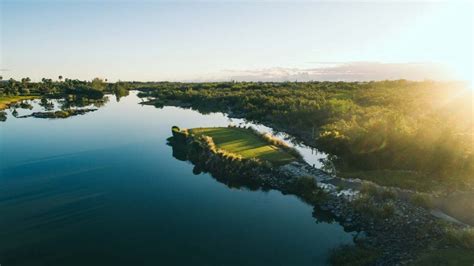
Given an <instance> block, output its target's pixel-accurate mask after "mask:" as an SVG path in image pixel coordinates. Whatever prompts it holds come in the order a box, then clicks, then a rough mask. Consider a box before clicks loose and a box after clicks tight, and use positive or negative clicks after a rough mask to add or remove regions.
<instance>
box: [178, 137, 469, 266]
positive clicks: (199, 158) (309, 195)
mask: <svg viewBox="0 0 474 266" xmlns="http://www.w3.org/2000/svg"><path fill="white" fill-rule="evenodd" d="M169 144H170V146H172V148H173V155H175V154H181V158H180V159H182V160H188V161H190V162H191V163H193V165H194V166H195V169H193V172H197V173H199V172H209V173H210V174H211V175H212V176H213V177H214V178H216V179H217V180H218V181H219V182H222V183H225V184H227V185H228V186H237V187H246V188H250V189H262V190H268V189H274V190H278V191H281V192H282V193H283V194H293V195H296V196H297V197H299V198H300V199H302V200H303V201H305V202H307V203H308V204H310V205H311V206H313V207H314V208H315V212H318V211H323V212H326V213H329V214H330V215H331V216H332V218H331V219H333V220H334V221H337V222H338V223H340V224H341V225H342V226H343V227H344V229H345V230H348V231H354V232H358V234H357V235H356V237H355V238H354V242H355V248H363V249H369V250H373V251H374V252H377V253H379V254H380V255H378V256H377V259H376V260H375V264H377V265H387V264H390V265H392V264H409V263H413V262H414V261H415V259H416V257H417V255H419V254H421V253H423V252H424V251H426V250H427V249H429V250H430V251H433V250H442V249H447V248H453V245H450V244H443V245H440V243H442V242H444V238H445V234H446V232H445V231H446V229H445V227H446V226H445V225H444V223H449V227H450V228H451V227H452V228H456V229H462V228H466V225H463V224H460V223H456V222H454V223H450V222H449V221H446V220H442V218H443V217H442V215H441V217H440V216H435V215H433V213H432V212H431V210H430V209H429V208H424V207H421V206H416V205H415V204H413V203H412V202H410V201H408V200H406V199H403V198H400V197H399V195H398V191H394V190H392V189H387V188H384V187H380V186H374V185H373V184H371V183H370V182H366V181H355V180H350V181H348V180H345V179H340V178H337V177H332V176H329V175H328V174H327V173H325V172H324V171H322V170H320V169H315V168H313V167H311V166H310V165H309V164H307V163H306V162H301V161H295V162H292V163H289V164H285V165H282V166H267V165H260V164H255V163H247V162H246V161H242V162H235V161H232V160H228V159H226V158H224V157H222V156H219V155H218V154H217V153H215V152H212V151H211V150H209V149H206V148H205V145H203V143H202V142H201V141H200V140H199V139H198V138H195V137H194V136H192V135H186V136H183V137H177V135H176V134H175V132H173V137H172V138H170V139H169ZM198 146H200V148H197V147H198ZM364 186H370V187H369V188H368V189H367V188H365V190H368V191H364Z"/></svg>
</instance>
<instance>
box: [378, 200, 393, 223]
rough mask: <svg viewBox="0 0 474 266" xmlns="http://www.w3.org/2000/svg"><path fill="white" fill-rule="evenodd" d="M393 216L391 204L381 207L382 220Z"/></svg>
mask: <svg viewBox="0 0 474 266" xmlns="http://www.w3.org/2000/svg"><path fill="white" fill-rule="evenodd" d="M394 214H395V206H394V205H393V203H386V204H384V205H383V206H382V211H381V216H382V218H384V219H387V218H390V217H392V216H393V215H394Z"/></svg>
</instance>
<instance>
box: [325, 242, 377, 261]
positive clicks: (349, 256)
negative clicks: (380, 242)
mask: <svg viewBox="0 0 474 266" xmlns="http://www.w3.org/2000/svg"><path fill="white" fill-rule="evenodd" d="M378 256H379V253H378V252H377V251H376V250H372V249H368V248H365V247H362V246H358V245H356V246H349V245H344V246H342V247H339V248H337V249H335V250H333V251H332V252H331V254H330V257H329V263H330V264H331V265H334V266H346V265H347V266H366V265H374V264H375V261H376V259H377V257H378Z"/></svg>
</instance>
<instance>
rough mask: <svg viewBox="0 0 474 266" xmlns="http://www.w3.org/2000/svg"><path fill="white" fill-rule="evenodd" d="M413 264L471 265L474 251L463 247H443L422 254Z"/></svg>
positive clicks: (473, 263) (431, 265)
mask: <svg viewBox="0 0 474 266" xmlns="http://www.w3.org/2000/svg"><path fill="white" fill-rule="evenodd" d="M413 265H421V266H424V265H426V266H428V265H429V266H436V265H446V266H449V265H453V266H455V265H456V266H463V265H466V266H472V265H474V252H472V251H470V250H465V249H454V248H451V249H445V250H436V251H435V252H428V253H424V254H422V255H421V256H420V257H419V258H418V259H417V260H416V262H415V263H413Z"/></svg>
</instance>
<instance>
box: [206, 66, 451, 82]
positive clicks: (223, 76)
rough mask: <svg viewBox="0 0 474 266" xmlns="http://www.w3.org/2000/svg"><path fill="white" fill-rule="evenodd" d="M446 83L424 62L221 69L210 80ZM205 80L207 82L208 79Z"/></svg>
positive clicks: (442, 72)
mask: <svg viewBox="0 0 474 266" xmlns="http://www.w3.org/2000/svg"><path fill="white" fill-rule="evenodd" d="M393 79H408V80H449V79H454V77H453V76H452V75H450V74H449V71H448V70H447V69H446V68H444V67H442V66H441V65H436V64H427V63H378V62H353V63H318V66H317V67H313V68H285V67H273V68H263V69H250V70H223V71H222V73H220V74H219V75H217V76H213V77H211V78H210V80H218V81H222V80H235V81H370V80H393ZM208 80H209V79H208Z"/></svg>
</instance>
